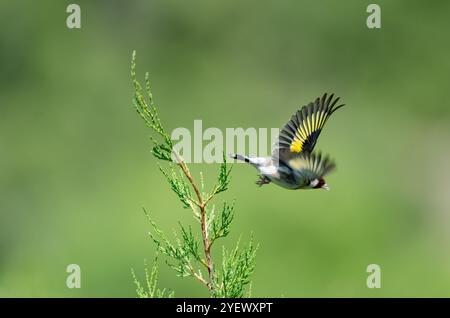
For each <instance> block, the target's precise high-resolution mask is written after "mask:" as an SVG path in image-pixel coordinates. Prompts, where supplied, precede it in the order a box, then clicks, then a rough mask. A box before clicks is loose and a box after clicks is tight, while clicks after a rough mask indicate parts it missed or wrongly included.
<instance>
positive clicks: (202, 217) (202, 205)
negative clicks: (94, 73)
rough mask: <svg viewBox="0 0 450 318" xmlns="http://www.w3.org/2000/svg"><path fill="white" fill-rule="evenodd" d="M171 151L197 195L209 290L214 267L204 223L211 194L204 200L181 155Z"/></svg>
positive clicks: (212, 284)
mask: <svg viewBox="0 0 450 318" xmlns="http://www.w3.org/2000/svg"><path fill="white" fill-rule="evenodd" d="M172 152H173V154H174V156H175V159H176V163H177V164H178V166H179V167H180V169H181V171H183V174H184V175H185V176H186V178H187V179H188V181H189V183H190V185H191V187H192V189H193V190H194V192H195V195H196V196H197V201H198V202H195V203H196V205H197V206H198V208H199V210H200V226H201V230H202V241H203V250H204V253H205V262H202V263H203V264H204V265H205V267H206V269H207V270H208V277H209V282H208V284H207V286H208V288H209V289H210V290H214V269H213V261H212V257H211V241H210V239H209V237H208V229H207V225H206V224H207V216H206V206H207V204H208V202H209V201H210V200H211V198H212V196H209V197H208V198H207V199H206V200H204V198H203V196H202V194H201V192H200V189H199V188H198V186H197V183H196V182H195V180H194V177H193V176H192V174H191V172H190V170H189V168H188V166H187V165H186V163H185V162H184V161H183V159H182V158H181V156H180V155H179V154H178V153H177V152H176V151H174V150H172Z"/></svg>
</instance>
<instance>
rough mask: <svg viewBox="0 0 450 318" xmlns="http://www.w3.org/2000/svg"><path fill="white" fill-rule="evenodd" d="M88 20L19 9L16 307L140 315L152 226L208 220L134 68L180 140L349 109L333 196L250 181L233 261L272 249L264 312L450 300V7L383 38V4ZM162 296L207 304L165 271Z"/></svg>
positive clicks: (405, 5) (6, 117)
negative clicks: (129, 301) (163, 161)
mask: <svg viewBox="0 0 450 318" xmlns="http://www.w3.org/2000/svg"><path fill="white" fill-rule="evenodd" d="M71 2H72V1H71ZM71 2H69V1H58V2H56V1H49V0H47V1H39V2H37V1H31V0H28V1H2V2H1V3H0V296H2V297H12V296H24V297H29V296H36V297H43V296H58V297H90V296H99V297H103V296H113V297H116V296H117V297H118V296H123V297H135V292H134V290H135V287H134V285H133V282H132V278H131V275H130V268H131V267H133V268H135V270H136V271H137V273H138V274H139V275H141V276H142V273H143V267H144V265H143V263H144V259H148V260H149V261H151V260H152V258H153V257H154V252H155V249H154V246H153V244H152V242H151V241H150V239H149V238H148V236H147V234H146V233H147V231H148V230H149V225H148V223H147V221H146V219H145V217H144V215H143V213H142V211H141V208H142V207H146V208H147V209H149V210H151V211H152V213H153V216H154V218H155V220H156V221H157V222H158V223H159V224H160V226H161V227H162V228H163V229H164V230H166V231H169V232H170V231H171V230H172V229H174V228H176V227H177V222H178V220H183V221H187V220H190V216H189V215H188V214H187V213H186V211H185V210H183V209H182V208H181V207H180V204H179V203H178V201H177V200H176V198H175V196H174V194H173V193H172V192H171V191H170V189H169V187H168V186H167V185H166V184H165V180H164V178H163V176H162V175H161V174H160V173H159V171H158V167H157V162H156V160H155V159H154V158H153V157H152V156H151V154H150V143H149V139H148V135H149V134H150V132H149V131H148V130H146V128H145V127H144V125H143V123H142V122H141V121H140V119H139V118H138V116H137V114H136V113H135V111H134V110H133V108H132V103H131V96H132V93H133V89H132V85H131V81H130V76H129V66H130V58H131V52H132V50H133V49H136V50H137V63H138V66H137V70H138V72H139V73H140V76H141V78H142V77H143V74H144V72H145V71H146V70H148V71H150V72H151V75H152V83H153V92H154V95H155V98H156V101H157V104H158V105H159V107H160V114H161V117H162V119H163V121H164V123H165V125H166V127H168V128H169V129H170V130H171V129H173V128H176V127H187V128H190V129H191V128H192V126H193V120H194V119H202V120H203V126H204V128H206V127H219V128H226V127H244V128H246V127H281V126H282V125H283V124H284V123H285V122H286V120H287V119H288V118H289V117H290V115H291V114H292V113H293V112H294V111H295V110H296V109H297V108H298V107H299V106H301V105H303V104H305V103H306V102H308V101H310V100H311V99H313V98H315V97H316V96H319V95H321V94H323V93H324V92H335V93H337V94H338V95H339V96H341V97H342V101H343V102H345V103H346V104H347V106H346V107H345V108H344V109H343V110H341V111H339V112H337V113H336V114H335V115H334V116H333V118H332V120H330V121H329V122H328V124H327V127H326V129H325V131H324V133H323V134H322V135H321V138H320V140H319V143H318V149H323V150H324V151H326V152H328V153H330V154H332V156H333V157H334V158H335V159H336V161H337V164H338V170H337V171H336V172H335V173H334V174H332V175H331V176H329V177H328V180H327V181H328V183H329V184H330V186H331V190H332V191H330V192H325V191H288V190H285V189H282V188H279V187H276V186H273V185H269V186H264V187H262V188H258V187H256V186H255V185H254V181H255V180H256V171H255V170H253V169H252V168H251V167H248V166H244V165H236V166H235V167H234V169H233V173H232V178H233V179H232V184H231V189H230V190H229V191H228V192H226V193H225V194H224V195H223V196H222V198H221V199H227V200H232V199H236V212H237V213H236V218H235V224H234V227H233V231H232V233H231V236H230V237H229V238H228V239H227V241H226V242H227V245H230V244H232V243H234V242H235V241H236V240H237V239H238V237H239V236H240V235H242V237H243V240H244V241H247V240H248V239H249V237H250V233H251V232H253V236H254V238H255V241H257V242H259V244H260V249H259V252H258V256H257V265H256V272H255V274H254V276H253V295H254V296H256V297H265V296H272V297H305V296H308V297H309V296H323V297H330V296H342V297H353V296H368V297H380V296H387V297H391V296H447V297H448V296H450V254H449V251H450V249H449V247H450V246H449V243H450V234H449V226H450V215H449V212H450V193H449V189H450V170H449V159H448V158H449V155H450V149H449V140H450V105H449V104H448V102H447V100H448V96H447V91H448V85H449V74H450V72H449V71H450V60H449V56H450V44H449V42H448V41H447V40H446V39H447V38H448V32H449V27H450V22H449V20H448V13H449V11H450V3H449V2H444V1H440V2H435V3H433V5H432V6H430V5H427V4H426V3H424V2H420V1H376V3H378V4H379V5H380V6H381V10H382V11H381V12H382V13H381V17H382V28H381V29H380V30H370V29H368V28H367V27H366V18H367V16H368V13H366V7H367V5H368V4H369V3H371V1H360V0H352V1H345V3H344V2H343V1H342V2H338V1H332V0H329V1H312V0H311V1H294V0H292V1H261V0H251V1H237V0H232V1H206V0H205V1H199V0H193V1H181V0H177V1H175V0H164V1H163V0H161V1H143V0H139V1H95V2H94V1H75V3H77V4H79V5H80V6H81V19H82V28H81V29H80V30H69V29H68V28H67V27H66V24H65V23H66V17H67V15H68V14H67V13H66V6H67V5H68V4H69V3H71ZM217 168H218V166H217V165H206V164H203V165H197V166H196V167H195V171H200V170H203V171H204V173H205V176H206V178H207V179H208V180H209V182H210V183H211V182H213V181H214V180H215V178H216V171H217ZM218 203H220V200H219V201H218ZM71 263H76V264H79V265H80V266H81V271H82V282H81V284H82V286H81V289H68V288H67V287H66V284H65V280H66V277H67V273H66V272H65V269H66V266H67V265H68V264H71ZM371 263H376V264H379V265H380V266H381V270H382V272H381V279H382V283H381V284H382V287H381V289H368V288H367V287H366V277H367V275H368V274H367V273H366V267H367V265H368V264H371ZM160 285H161V286H162V287H168V288H170V289H173V290H175V292H176V296H180V297H181V296H195V297H197V296H207V294H206V293H205V291H204V290H203V288H202V286H200V285H199V284H198V283H197V282H196V281H194V280H191V279H180V278H177V277H176V276H175V275H174V273H173V272H172V271H171V270H170V269H168V268H167V267H166V266H165V264H164V263H163V262H161V264H160Z"/></svg>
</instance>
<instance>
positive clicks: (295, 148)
mask: <svg viewBox="0 0 450 318" xmlns="http://www.w3.org/2000/svg"><path fill="white" fill-rule="evenodd" d="M325 119H326V114H325V112H324V111H321V112H320V113H319V112H317V113H313V114H311V115H309V116H307V117H306V118H305V119H304V120H303V121H302V122H301V123H300V125H299V126H298V128H297V130H296V132H295V135H294V138H293V139H292V143H291V146H290V150H291V152H296V153H299V152H301V151H302V150H303V145H304V143H305V142H306V140H308V138H309V137H311V135H312V134H313V133H314V132H315V131H317V130H319V129H322V127H323V125H324V124H325Z"/></svg>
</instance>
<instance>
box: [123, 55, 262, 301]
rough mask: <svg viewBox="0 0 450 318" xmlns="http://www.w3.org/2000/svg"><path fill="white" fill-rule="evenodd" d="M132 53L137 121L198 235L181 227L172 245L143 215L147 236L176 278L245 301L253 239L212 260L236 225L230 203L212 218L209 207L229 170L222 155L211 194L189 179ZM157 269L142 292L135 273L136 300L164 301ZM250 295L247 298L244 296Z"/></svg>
mask: <svg viewBox="0 0 450 318" xmlns="http://www.w3.org/2000/svg"><path fill="white" fill-rule="evenodd" d="M135 59H136V53H135V52H134V51H133V56H132V60H131V78H132V80H133V85H134V97H133V103H134V106H135V108H136V111H137V112H138V114H139V116H140V117H141V118H142V119H143V121H144V123H145V124H146V126H147V127H148V128H150V130H151V131H152V132H153V133H152V136H151V137H150V139H151V141H152V144H153V147H152V154H153V155H154V156H155V157H156V158H157V159H159V160H162V161H165V162H167V164H168V165H169V168H168V169H166V168H164V167H162V166H160V167H159V169H160V171H161V172H162V174H163V175H164V176H165V177H166V179H167V181H168V183H169V187H170V189H171V190H172V191H173V192H174V193H175V195H176V196H177V198H178V199H179V201H180V202H181V204H182V206H183V208H186V209H190V210H191V211H192V216H193V217H194V219H195V220H196V221H197V223H198V225H199V226H198V229H197V231H194V230H193V229H192V228H191V227H188V226H185V225H183V224H182V223H181V222H179V231H178V232H176V233H175V239H174V240H170V239H169V238H168V237H167V236H166V235H165V234H164V232H163V231H161V230H160V229H159V228H158V226H157V225H156V223H155V222H154V221H153V219H152V218H151V216H150V214H149V213H148V212H147V211H145V209H144V213H145V215H146V216H147V218H148V220H149V222H150V225H151V230H150V232H149V235H150V237H151V239H152V240H153V242H154V243H155V244H156V247H157V251H158V253H160V254H162V255H164V256H165V257H166V263H167V264H168V265H169V266H170V267H171V268H172V269H173V270H174V271H175V272H176V274H177V275H178V276H180V277H192V278H194V279H195V280H197V281H198V282H200V283H201V284H202V285H204V286H205V287H206V288H207V290H208V292H209V294H210V296H211V297H244V295H249V293H250V291H249V288H247V286H250V276H251V275H252V273H253V271H254V268H255V257H256V250H257V246H255V245H254V244H253V239H251V241H250V243H249V244H248V245H247V246H244V247H240V244H239V242H238V243H237V244H236V247H235V248H234V249H232V250H231V251H227V250H226V249H225V247H223V246H222V251H223V252H222V260H221V262H220V261H216V260H214V259H213V257H212V248H213V246H215V242H216V241H217V240H219V239H221V238H225V237H226V236H227V235H228V234H229V233H230V227H231V223H232V221H233V219H234V203H233V204H228V203H226V202H224V203H223V206H222V208H221V209H220V210H219V211H218V212H216V211H215V206H214V205H213V204H212V202H213V200H214V198H215V196H216V195H218V194H220V193H222V192H224V191H226V190H227V189H228V186H229V184H230V180H231V176H230V173H231V169H230V168H228V166H227V162H226V158H225V155H224V156H223V163H222V164H221V165H220V169H219V174H218V177H217V182H216V184H215V185H214V186H213V188H212V189H211V190H210V191H205V189H204V185H203V175H202V174H200V180H201V182H200V184H198V183H197V181H196V179H195V177H194V176H193V175H192V174H191V172H190V170H189V167H188V165H187V164H186V163H185V162H184V161H183V158H181V156H180V155H179V154H178V153H177V152H176V151H174V149H173V144H172V140H171V139H170V136H169V134H168V133H167V131H166V130H165V129H164V127H163V125H162V123H161V119H160V117H159V115H158V111H157V107H156V106H155V103H154V100H153V95H152V92H151V88H150V80H149V74H148V73H146V74H145V85H144V87H145V89H144V88H143V86H142V85H141V84H140V82H139V81H138V80H137V79H136V63H135ZM156 276H157V267H156V262H155V263H154V265H153V268H152V270H151V273H150V274H148V273H147V271H146V286H147V287H146V288H144V287H142V286H141V284H140V283H139V281H138V280H137V279H136V276H135V275H134V272H133V277H134V280H135V283H136V286H137V294H138V296H139V297H164V296H165V295H167V296H171V295H173V294H166V291H165V290H159V289H158V288H157V287H156V281H157V279H156ZM246 290H248V292H247V293H245V291H246Z"/></svg>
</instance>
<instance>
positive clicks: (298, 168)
mask: <svg viewBox="0 0 450 318" xmlns="http://www.w3.org/2000/svg"><path fill="white" fill-rule="evenodd" d="M286 164H287V165H288V166H289V167H290V168H291V169H292V170H294V171H295V172H297V173H298V174H299V175H300V176H301V178H302V179H303V180H304V182H303V183H304V184H305V185H306V184H308V185H309V184H310V183H311V182H313V181H314V180H323V177H325V176H326V175H327V174H328V173H330V172H331V171H332V170H334V169H335V168H336V165H335V163H334V161H333V160H331V159H330V158H329V157H328V156H322V154H321V153H320V152H318V153H305V154H295V155H292V156H291V158H290V159H289V160H288V161H287V162H286Z"/></svg>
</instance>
